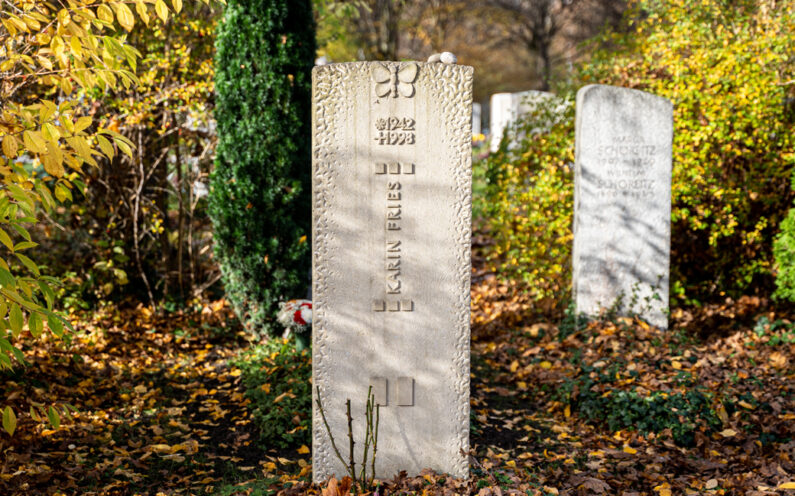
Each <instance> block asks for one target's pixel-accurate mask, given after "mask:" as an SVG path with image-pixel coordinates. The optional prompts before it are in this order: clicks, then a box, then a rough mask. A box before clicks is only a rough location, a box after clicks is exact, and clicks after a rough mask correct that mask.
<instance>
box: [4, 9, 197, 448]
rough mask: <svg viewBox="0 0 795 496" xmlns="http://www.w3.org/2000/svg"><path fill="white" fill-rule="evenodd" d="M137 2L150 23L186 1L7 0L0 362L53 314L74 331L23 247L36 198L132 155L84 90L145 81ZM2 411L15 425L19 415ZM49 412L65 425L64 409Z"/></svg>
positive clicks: (48, 199)
mask: <svg viewBox="0 0 795 496" xmlns="http://www.w3.org/2000/svg"><path fill="white" fill-rule="evenodd" d="M202 1H203V2H205V3H207V2H208V1H209V0H202ZM133 4H134V8H135V12H136V13H137V15H138V18H140V19H141V20H143V21H144V24H147V25H148V24H149V20H150V11H151V12H155V13H156V15H157V17H158V18H159V19H161V20H162V21H163V22H166V21H167V20H168V16H169V15H170V14H171V13H172V12H174V13H177V12H180V11H181V10H182V2H181V0H171V8H169V6H168V5H167V4H166V3H165V2H164V1H163V0H134V1H129V0H127V1H120V0H62V1H60V2H31V1H30V0H0V224H3V229H0V250H2V251H0V327H2V328H4V329H7V330H9V331H10V333H8V334H7V333H0V370H7V369H11V368H12V367H13V366H14V361H16V362H17V363H24V360H25V358H24V355H23V354H22V352H21V351H20V348H21V347H20V346H19V342H18V341H19V340H20V339H31V338H33V339H36V338H39V337H40V336H42V334H43V331H44V329H45V325H44V323H45V321H46V324H47V328H49V330H50V331H51V332H52V334H53V335H55V336H57V337H63V336H64V334H65V333H66V332H67V329H69V330H71V328H70V325H69V322H68V321H67V320H65V319H64V318H63V317H61V316H60V315H58V314H57V313H56V312H55V311H54V301H55V291H54V290H53V289H52V288H51V287H50V285H51V284H52V283H53V282H54V280H53V279H52V278H47V277H43V276H42V275H41V274H40V273H39V267H38V265H37V264H36V263H35V262H34V260H32V259H31V258H29V257H27V256H25V255H23V254H22V253H19V252H20V251H21V250H24V249H28V248H33V247H34V246H36V244H35V243H33V242H32V241H31V239H30V234H29V233H28V231H27V229H26V226H28V225H29V224H31V223H32V222H35V221H36V218H37V215H38V212H37V206H38V205H41V206H43V207H44V208H45V209H46V210H50V209H52V208H54V207H55V206H56V200H57V201H60V202H64V201H67V200H72V190H73V189H74V188H75V187H77V186H79V185H80V183H79V182H78V181H79V179H80V176H81V174H82V172H83V167H84V165H85V164H89V165H91V166H94V167H98V166H99V163H98V162H97V160H96V157H102V156H104V157H107V158H108V159H112V158H113V157H114V156H115V155H117V154H118V153H117V151H118V150H120V151H121V153H124V154H126V155H128V156H130V157H132V151H133V148H134V147H133V143H132V142H131V141H130V140H129V139H127V138H126V137H124V136H123V135H122V134H120V133H119V132H118V131H117V129H106V128H103V127H102V126H101V125H97V124H98V123H95V122H94V119H93V118H92V117H91V116H89V115H87V114H88V112H89V111H90V110H91V109H90V107H89V104H90V100H87V99H86V98H85V97H86V95H88V94H89V93H88V91H90V90H99V91H101V92H107V91H113V90H116V89H120V88H121V87H124V88H125V89H129V88H130V87H132V86H134V85H137V84H138V83H139V81H138V79H137V77H136V76H135V71H136V68H137V61H138V59H139V58H140V57H141V54H140V53H139V52H138V50H136V49H135V48H134V47H132V46H130V45H129V44H128V43H127V40H126V33H125V32H129V31H131V30H132V29H133V28H134V27H135V21H136V15H135V14H134V13H133V10H132V8H131V7H133ZM78 93H79V96H78ZM31 165H32V167H31ZM18 238H21V239H18ZM65 327H66V329H65ZM25 329H27V330H29V331H30V334H27V333H25V332H24V331H25ZM0 410H1V411H2V417H3V418H2V425H3V429H4V430H5V431H6V432H7V433H8V434H12V433H13V432H14V430H15V429H16V415H15V414H14V412H13V410H12V409H11V408H10V407H9V406H8V405H6V406H3V405H0ZM42 413H43V415H46V417H47V419H48V420H49V421H50V423H51V424H52V426H53V427H54V428H56V429H57V428H58V426H59V425H60V417H59V415H58V412H57V411H56V410H54V409H53V408H50V409H49V410H48V411H47V412H46V413H45V412H42ZM31 417H33V414H31Z"/></svg>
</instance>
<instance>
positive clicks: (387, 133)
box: [375, 117, 416, 145]
mask: <svg viewBox="0 0 795 496" xmlns="http://www.w3.org/2000/svg"><path fill="white" fill-rule="evenodd" d="M415 125H416V121H415V120H414V119H412V118H410V117H405V118H402V119H401V118H400V117H386V118H380V119H378V120H376V121H375V128H376V130H377V131H378V134H377V135H376V137H375V141H376V142H378V144H379V145H413V144H414V143H415V140H416V135H415V134H414V132H415V130H416V128H415Z"/></svg>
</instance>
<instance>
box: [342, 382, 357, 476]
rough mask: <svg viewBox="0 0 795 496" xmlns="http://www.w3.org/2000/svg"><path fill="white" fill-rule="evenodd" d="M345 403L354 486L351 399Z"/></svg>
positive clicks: (354, 467)
mask: <svg viewBox="0 0 795 496" xmlns="http://www.w3.org/2000/svg"><path fill="white" fill-rule="evenodd" d="M345 405H346V407H347V409H348V440H349V441H350V459H351V462H350V463H351V464H350V469H351V470H350V472H351V474H353V475H352V476H351V479H353V485H354V486H356V462H355V461H354V453H353V446H354V445H355V444H356V443H355V442H354V441H353V417H351V400H350V398H348V400H347V401H346V402H345Z"/></svg>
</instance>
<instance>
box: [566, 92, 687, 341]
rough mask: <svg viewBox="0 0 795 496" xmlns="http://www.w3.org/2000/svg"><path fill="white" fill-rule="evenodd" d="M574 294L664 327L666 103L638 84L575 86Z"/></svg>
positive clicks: (588, 309) (579, 300) (589, 308)
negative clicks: (578, 89)
mask: <svg viewBox="0 0 795 496" xmlns="http://www.w3.org/2000/svg"><path fill="white" fill-rule="evenodd" d="M575 141H576V159H575V172H574V174H575V176H574V177H575V182H574V251H573V262H574V274H573V286H574V298H575V301H576V306H577V311H578V313H586V314H591V315H594V314H597V313H598V312H599V311H600V309H602V308H610V307H613V308H615V309H616V310H618V312H619V313H620V314H623V315H626V314H628V313H637V314H638V315H639V316H640V317H641V318H643V319H645V320H646V321H647V322H649V323H651V324H653V325H656V326H658V327H662V328H667V327H668V317H667V310H668V279H669V266H670V246H671V148H672V141H673V107H672V105H671V102H670V101H668V100H667V99H665V98H662V97H659V96H655V95H651V94H649V93H644V92H642V91H637V90H631V89H627V88H618V87H613V86H603V85H591V86H586V87H584V88H582V89H580V91H579V92H578V93H577V122H576V138H575Z"/></svg>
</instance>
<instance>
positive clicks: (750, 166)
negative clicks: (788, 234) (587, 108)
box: [582, 0, 795, 297]
mask: <svg viewBox="0 0 795 496" xmlns="http://www.w3.org/2000/svg"><path fill="white" fill-rule="evenodd" d="M628 19H629V23H628V26H627V28H628V29H626V30H625V31H624V32H623V33H619V34H609V35H606V36H604V37H603V38H602V40H601V41H603V42H606V43H607V47H608V48H606V49H604V50H601V51H598V52H597V53H596V54H595V56H594V58H593V60H592V62H590V63H589V64H588V65H587V66H586V67H585V70H584V71H583V73H582V78H583V79H584V81H585V82H586V83H587V82H600V83H606V84H614V85H619V86H626V87H631V88H636V89H640V90H644V91H648V92H650V93H654V94H657V95H660V96H664V97H666V98H668V99H670V100H671V101H672V102H673V103H674V147H673V153H674V157H673V160H674V170H673V205H672V206H673V209H672V245H671V261H672V278H673V279H675V280H678V284H676V287H677V288H678V289H679V293H680V296H684V294H683V292H684V291H688V292H689V293H690V294H692V295H693V296H696V297H701V296H702V295H708V294H714V295H715V296H721V292H722V291H726V292H731V293H735V294H736V293H739V292H741V291H745V290H747V289H748V288H751V287H760V286H761V287H763V288H764V287H771V286H772V284H771V283H772V278H771V265H772V260H773V257H772V245H773V243H772V242H773V237H774V235H775V231H776V227H777V226H778V224H779V222H780V221H781V220H782V218H783V217H784V216H786V214H787V209H788V207H789V206H790V204H791V202H792V196H793V195H792V192H791V191H790V188H789V178H790V175H791V173H792V170H793V166H795V135H793V133H792V125H793V122H795V119H794V118H793V117H794V115H795V112H793V106H792V103H791V102H792V100H791V97H792V96H793V86H792V84H791V80H792V77H793V70H794V69H795V59H794V58H793V57H792V47H793V46H795V29H793V26H795V12H794V11H792V9H791V4H789V3H787V2H782V3H779V4H769V3H768V2H762V1H759V0H743V1H740V2H729V3H727V2H723V1H720V0H705V1H703V2H662V1H659V0H638V1H635V2H634V6H633V8H632V9H631V11H630V14H629V16H628ZM788 81H789V82H788Z"/></svg>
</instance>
